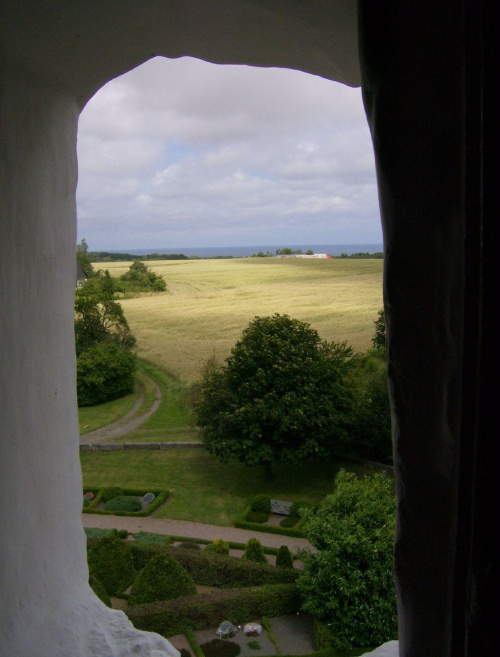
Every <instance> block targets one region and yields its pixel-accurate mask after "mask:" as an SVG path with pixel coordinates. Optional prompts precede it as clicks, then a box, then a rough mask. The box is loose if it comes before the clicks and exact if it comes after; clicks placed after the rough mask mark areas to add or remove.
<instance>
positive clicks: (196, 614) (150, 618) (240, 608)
mask: <svg viewBox="0 0 500 657" xmlns="http://www.w3.org/2000/svg"><path fill="white" fill-rule="evenodd" d="M219 558H222V557H219ZM275 570H281V569H275ZM282 572H286V571H285V570H284V569H283V571H282ZM301 604H302V600H301V597H300V595H299V592H298V590H297V587H296V586H295V585H294V584H276V585H274V586H270V585H266V586H252V587H247V588H245V589H237V590H235V589H229V590H221V591H217V592H215V593H210V594H208V595H207V594H205V595H202V594H200V595H190V596H186V597H185V598H177V599H176V600H168V601H164V602H151V603H149V604H144V605H137V606H135V607H133V606H129V607H128V609H127V611H126V613H127V616H128V617H129V618H130V620H131V621H132V623H133V624H134V626H135V627H136V628H137V629H140V630H148V631H151V632H158V633H159V634H161V635H163V636H164V637H169V636H173V635H174V634H184V633H185V632H186V631H187V629H188V628H189V627H192V628H193V629H194V630H205V629H209V628H214V627H217V626H218V625H219V624H220V622H221V619H227V620H230V621H231V622H232V623H233V624H235V625H237V624H241V623H246V622H247V621H248V619H249V618H262V616H268V617H269V618H274V617H275V616H282V615H284V614H295V613H297V612H298V611H300V606H301Z"/></svg>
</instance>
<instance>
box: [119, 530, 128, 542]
mask: <svg viewBox="0 0 500 657" xmlns="http://www.w3.org/2000/svg"><path fill="white" fill-rule="evenodd" d="M118 536H119V537H120V538H121V539H122V540H123V541H124V540H125V539H127V538H128V531H127V530H126V529H119V530H118Z"/></svg>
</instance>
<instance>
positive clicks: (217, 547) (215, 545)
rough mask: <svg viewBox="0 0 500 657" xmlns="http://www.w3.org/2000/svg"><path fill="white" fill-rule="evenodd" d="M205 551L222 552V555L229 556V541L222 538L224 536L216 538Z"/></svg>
mask: <svg viewBox="0 0 500 657" xmlns="http://www.w3.org/2000/svg"><path fill="white" fill-rule="evenodd" d="M205 552H212V553H213V554H221V555H222V556H224V557H227V556H228V554H229V543H228V542H227V541H224V540H222V538H216V539H215V541H212V542H211V543H209V544H208V545H207V547H206V548H205Z"/></svg>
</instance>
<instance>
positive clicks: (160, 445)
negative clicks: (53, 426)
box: [80, 442, 203, 452]
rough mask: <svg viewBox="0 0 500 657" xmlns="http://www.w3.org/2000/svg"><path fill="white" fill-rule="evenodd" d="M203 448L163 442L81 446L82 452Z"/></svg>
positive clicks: (196, 444) (190, 443)
mask: <svg viewBox="0 0 500 657" xmlns="http://www.w3.org/2000/svg"><path fill="white" fill-rule="evenodd" d="M186 447H187V448H191V447H203V443H199V442H177V443H175V442H163V443H103V444H102V445H101V444H98V443H96V444H95V445H92V444H88V445H80V452H122V451H124V450H129V449H150V450H154V449H175V448H186Z"/></svg>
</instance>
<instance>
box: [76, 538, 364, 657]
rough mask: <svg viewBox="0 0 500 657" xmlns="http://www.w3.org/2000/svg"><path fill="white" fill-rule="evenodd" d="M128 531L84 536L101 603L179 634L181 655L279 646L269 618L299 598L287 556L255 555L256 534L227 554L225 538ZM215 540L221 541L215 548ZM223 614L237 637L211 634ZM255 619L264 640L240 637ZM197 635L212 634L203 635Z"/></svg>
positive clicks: (217, 655) (327, 653)
mask: <svg viewBox="0 0 500 657" xmlns="http://www.w3.org/2000/svg"><path fill="white" fill-rule="evenodd" d="M94 535H95V533H94ZM125 538H130V537H127V532H126V531H123V532H116V531H113V530H112V531H111V532H108V534H107V535H106V536H104V537H101V538H92V537H89V538H88V562H89V572H90V579H89V581H90V584H91V586H92V588H93V589H94V591H95V592H96V594H97V595H98V596H99V597H100V598H101V600H102V601H103V602H104V603H105V604H107V605H108V606H115V607H119V608H121V609H124V611H125V613H126V614H127V615H128V616H129V618H130V619H131V621H132V622H133V623H134V625H135V626H136V627H138V628H139V629H144V630H149V631H154V632H158V633H160V634H162V635H163V636H165V637H167V638H170V637H174V636H178V635H184V636H185V641H186V643H187V645H189V647H190V649H189V650H187V651H186V652H183V654H184V657H188V654H187V653H189V655H193V654H194V655H195V656H196V657H227V655H229V653H231V654H233V653H232V651H234V654H235V655H238V654H239V653H240V650H241V648H240V645H239V644H241V645H245V646H246V652H247V653H248V651H249V650H259V649H261V645H262V646H266V647H267V648H268V651H267V652H266V653H264V654H268V655H274V654H280V653H281V652H282V651H281V650H280V643H279V642H280V636H279V635H278V636H275V634H274V632H276V628H277V627H278V626H277V625H275V624H274V623H273V619H276V618H278V617H286V616H287V615H291V614H293V615H294V616H296V615H297V614H299V613H300V611H301V605H302V598H301V594H300V592H299V590H298V589H297V586H296V584H295V582H296V579H297V575H298V573H297V571H295V570H294V569H293V567H291V564H290V563H288V564H287V565H277V566H275V567H273V566H270V565H268V564H263V563H260V562H259V561H260V559H259V556H258V554H259V549H256V548H257V546H258V541H256V539H252V540H251V542H249V543H248V544H247V546H246V549H245V553H244V556H243V558H235V557H229V556H227V555H226V554H225V552H226V548H225V546H222V549H221V548H220V545H221V543H222V544H223V543H224V541H218V542H214V543H213V544H209V545H207V547H206V548H205V549H204V550H201V549H199V546H198V545H196V549H187V548H188V547H189V546H190V545H191V548H194V547H195V544H193V543H191V544H190V543H189V542H186V543H184V544H181V546H180V547H175V546H173V545H169V544H168V543H169V541H171V540H172V539H168V538H167V539H166V537H162V540H163V544H158V543H154V542H149V543H148V542H147V541H144V540H141V539H142V538H144V537H140V536H139V535H136V536H135V537H134V539H135V540H124V539H125ZM214 544H216V545H218V547H215V548H213V545H214ZM211 548H212V549H211ZM200 586H201V587H211V588H210V592H209V593H207V591H206V590H204V591H203V593H199V592H198V587H200ZM290 618H291V619H292V621H293V618H292V617H291V616H290ZM225 620H229V621H230V622H231V623H232V624H233V625H234V627H235V630H236V628H238V626H240V630H239V638H238V641H236V642H235V641H233V640H232V637H229V638H227V639H225V640H224V641H222V642H219V641H217V640H216V641H215V642H214V639H216V634H215V633H216V629H217V627H218V626H219V625H220V624H221V623H222V621H225ZM257 620H258V623H257V625H260V627H261V628H262V637H263V638H265V639H266V641H264V642H262V641H261V637H260V631H259V633H257V632H253V633H252V636H250V634H248V636H246V637H245V636H244V635H243V631H242V630H241V626H242V625H244V624H245V623H249V622H250V621H251V622H252V623H256V621H257ZM207 630H210V631H209V632H207ZM237 631H238V630H237ZM212 635H213V636H212ZM202 637H208V638H209V639H210V640H207V641H204V642H203V643H202ZM198 640H199V641H198ZM200 643H202V645H201V646H200ZM231 645H232V646H233V647H231ZM269 648H271V650H270V649H269ZM366 650H367V648H365V649H363V650H360V649H357V650H354V651H351V652H345V653H340V652H335V651H334V650H333V649H331V648H329V649H327V650H321V651H320V652H316V653H314V652H312V653H311V654H315V655H317V657H341V656H342V657H344V656H347V655H358V654H362V652H363V651H366ZM259 654H260V653H259ZM285 654H286V653H285ZM289 654H296V653H294V652H293V651H292V652H290V653H289Z"/></svg>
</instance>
